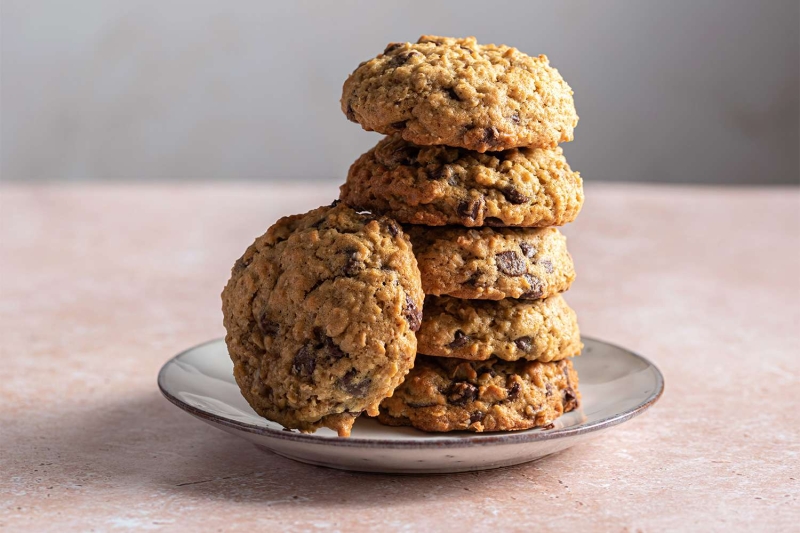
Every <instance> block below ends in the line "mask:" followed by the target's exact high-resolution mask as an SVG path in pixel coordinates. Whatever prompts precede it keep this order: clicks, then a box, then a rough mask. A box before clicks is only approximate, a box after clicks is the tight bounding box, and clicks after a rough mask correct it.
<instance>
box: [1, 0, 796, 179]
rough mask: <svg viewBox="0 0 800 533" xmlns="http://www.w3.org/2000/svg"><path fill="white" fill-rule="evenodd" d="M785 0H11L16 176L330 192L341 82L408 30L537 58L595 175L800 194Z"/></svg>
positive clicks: (6, 151)
mask: <svg viewBox="0 0 800 533" xmlns="http://www.w3.org/2000/svg"><path fill="white" fill-rule="evenodd" d="M798 4H799V3H798V2H797V0H771V1H763V2H759V1H755V0H750V1H746V0H700V1H690V0H680V1H671V2H657V1H648V2H637V1H632V0H631V1H625V0H605V1H595V2H592V1H570V2H563V3H561V2H553V1H548V2H522V1H520V2H504V1H486V0H483V1H472V0H459V1H434V0H425V1H417V0H408V1H404V2H379V1H337V2H325V1H288V0H286V1H281V2H267V1H257V0H238V1H230V2H223V1H206V0H186V1H177V0H139V1H132V0H126V1H116V0H80V1H76V2H67V1H44V0H4V1H2V4H0V21H1V22H0V25H1V27H0V32H1V33H0V35H1V37H0V39H1V40H0V45H1V46H2V51H1V55H0V83H1V86H0V123H1V124H2V131H1V132H0V133H1V134H2V137H1V138H0V159H2V168H1V171H2V179H3V180H4V181H9V180H20V181H22V180H25V181H32V180H64V181H77V180H237V179H257V180H264V179H274V180H279V179H290V180H322V179H331V180H342V179H343V176H344V175H345V173H346V171H347V168H348V166H349V165H350V163H352V161H353V160H354V159H355V158H356V157H357V156H358V155H359V154H360V153H362V152H363V151H365V150H366V149H368V148H369V147H370V146H372V145H373V144H374V143H376V142H377V141H378V139H379V137H378V135H377V134H375V133H367V132H363V131H361V129H360V128H359V127H358V126H356V125H355V124H352V123H350V122H348V121H347V120H346V119H345V117H344V115H342V113H341V111H340V110H339V104H338V99H339V96H340V94H341V85H342V82H343V81H344V79H345V78H346V77H347V75H348V74H349V73H350V72H351V71H352V70H353V69H354V68H355V67H356V66H357V65H358V63H359V62H360V61H362V60H364V59H368V58H370V57H372V56H374V55H376V54H378V53H380V52H381V51H382V50H383V48H384V46H385V45H386V43H388V42H390V41H406V40H416V38H417V37H418V36H419V35H420V34H424V33H433V34H440V35H452V36H465V35H475V36H477V37H478V40H479V42H485V43H488V42H496V43H505V44H509V45H512V46H516V47H517V48H520V49H521V50H523V51H525V52H527V53H530V54H539V53H544V54H547V55H548V56H549V57H550V60H551V63H552V64H553V65H554V66H555V67H557V68H558V69H559V70H560V71H561V73H562V75H563V76H564V77H565V78H566V80H567V81H568V82H569V83H570V85H571V86H572V88H573V89H574V90H575V98H576V105H577V108H578V113H579V115H580V117H581V120H580V123H579V125H578V128H577V130H576V140H575V141H574V142H572V143H570V144H568V145H565V151H566V153H567V157H568V159H569V161H570V163H571V164H572V166H573V168H576V169H578V170H580V171H581V173H582V175H583V176H584V177H585V178H586V179H588V180H642V181H668V182H711V183H732V184H733V183H798V181H800V170H798V151H799V149H798V145H799V144H800V139H799V138H798V122H799V121H800V107H799V105H798V100H799V99H800V43H799V42H798V33H799V32H798V26H799V25H800V8H799V7H798Z"/></svg>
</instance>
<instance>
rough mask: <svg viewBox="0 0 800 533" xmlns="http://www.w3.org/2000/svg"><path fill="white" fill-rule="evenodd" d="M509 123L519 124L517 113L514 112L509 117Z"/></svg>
mask: <svg viewBox="0 0 800 533" xmlns="http://www.w3.org/2000/svg"><path fill="white" fill-rule="evenodd" d="M511 122H513V123H514V124H519V113H518V112H516V111H514V113H513V114H512V115H511Z"/></svg>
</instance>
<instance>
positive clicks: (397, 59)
mask: <svg viewBox="0 0 800 533" xmlns="http://www.w3.org/2000/svg"><path fill="white" fill-rule="evenodd" d="M415 55H421V54H420V53H419V52H417V51H416V50H412V51H410V52H403V53H402V54H397V55H396V56H394V57H392V59H390V60H389V66H390V67H395V68H396V67H401V66H403V65H405V64H406V63H408V60H409V59H411V57H412V56H415Z"/></svg>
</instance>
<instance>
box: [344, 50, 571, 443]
mask: <svg viewBox="0 0 800 533" xmlns="http://www.w3.org/2000/svg"><path fill="white" fill-rule="evenodd" d="M341 103H342V110H343V111H344V112H345V114H346V115H347V118H348V119H350V120H351V121H354V122H358V123H359V124H361V126H362V127H363V128H364V129H366V130H369V131H377V132H380V133H383V134H386V135H387V137H385V138H384V139H383V140H381V141H380V142H379V143H378V144H377V145H376V146H375V147H374V148H373V149H371V150H370V151H369V152H367V153H366V154H364V155H362V156H361V157H360V158H359V159H358V160H357V161H356V162H355V163H354V164H353V165H352V167H351V168H350V171H349V173H348V177H347V182H346V183H345V184H344V185H343V186H342V188H341V196H340V199H341V200H342V202H343V203H344V204H346V205H348V206H351V207H353V208H354V209H356V210H357V211H369V212H371V213H376V214H380V215H384V216H388V217H390V218H392V219H394V220H397V221H399V222H401V223H402V224H403V225H404V227H403V230H404V232H405V233H406V234H407V235H408V236H409V237H410V240H411V243H412V245H413V246H412V249H413V252H414V255H415V256H416V260H417V262H418V265H419V271H420V276H421V285H422V289H423V291H424V293H425V295H426V296H425V302H424V307H423V314H422V324H421V327H420V329H419V331H417V342H418V347H417V349H418V354H417V357H416V361H415V363H414V367H413V369H412V370H411V371H410V372H409V374H408V375H407V376H406V378H405V380H404V381H403V383H402V384H400V386H399V387H397V388H396V390H395V391H394V394H393V395H392V396H391V397H389V398H386V399H384V400H383V401H382V402H381V404H380V414H379V416H378V419H379V420H380V421H381V422H383V423H385V424H389V425H411V426H414V427H416V428H418V429H422V430H425V431H453V430H471V431H478V432H481V431H506V430H518V429H528V428H532V427H546V426H548V425H550V424H551V423H552V422H553V421H554V420H555V419H556V418H558V417H559V416H560V415H561V414H563V413H564V412H567V411H570V410H572V409H574V408H576V407H577V405H578V400H579V393H578V390H577V383H578V378H577V375H576V373H575V370H574V369H573V367H572V364H571V362H570V361H569V358H570V357H573V356H576V355H578V354H579V353H580V351H581V349H582V344H581V341H580V334H579V331H578V324H577V320H576V316H575V313H574V312H573V311H572V309H570V308H569V307H568V306H567V304H566V302H565V301H564V299H563V298H562V297H561V295H560V293H562V292H564V291H566V290H567V289H568V288H569V286H570V284H571V283H572V281H573V279H574V278H575V271H574V269H573V264H572V259H571V257H570V255H569V252H568V251H567V248H566V239H565V238H564V236H563V235H562V234H561V233H560V232H559V231H558V230H557V229H556V228H555V226H560V225H563V224H566V223H568V222H571V221H572V220H574V219H575V217H576V216H577V215H578V212H579V211H580V208H581V206H582V203H583V189H582V181H581V178H580V175H579V174H578V173H577V172H574V171H572V170H571V169H570V167H569V165H568V164H567V162H566V160H565V158H564V155H563V153H562V151H561V148H559V147H558V146H557V145H558V143H560V142H566V141H571V140H572V138H573V129H574V127H575V126H576V124H577V121H578V117H577V115H576V113H575V107H574V102H573V98H572V90H571V89H570V87H569V86H568V85H567V84H566V82H565V81H564V80H563V79H562V78H561V76H560V75H559V73H558V71H557V70H555V69H554V68H552V67H550V65H549V63H548V60H547V58H546V57H545V56H538V57H530V56H527V55H525V54H523V53H521V52H520V51H518V50H516V49H515V48H509V47H507V46H494V45H479V44H478V43H477V42H476V41H475V39H474V38H466V39H452V38H445V37H431V36H423V37H422V38H420V39H419V41H417V42H416V43H393V44H390V45H389V46H388V47H387V48H386V50H385V51H384V53H383V54H381V55H379V56H378V57H376V58H375V59H372V60H370V61H367V62H364V63H362V64H361V65H360V66H359V67H358V68H357V69H356V70H355V71H354V72H353V73H352V74H351V75H350V77H349V78H348V79H347V81H346V82H345V84H344V89H343V95H342V100H341Z"/></svg>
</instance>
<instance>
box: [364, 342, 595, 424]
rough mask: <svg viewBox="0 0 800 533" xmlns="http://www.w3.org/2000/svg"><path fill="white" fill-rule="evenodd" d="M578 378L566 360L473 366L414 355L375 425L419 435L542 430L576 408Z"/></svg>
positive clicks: (492, 363)
mask: <svg viewBox="0 0 800 533" xmlns="http://www.w3.org/2000/svg"><path fill="white" fill-rule="evenodd" d="M579 401H580V394H579V393H578V375H577V374H576V373H575V369H574V368H573V367H572V363H570V362H569V361H567V360H564V361H556V362H552V363H542V362H538V361H516V362H508V361H501V360H499V359H490V360H488V361H481V362H474V361H461V360H459V359H444V358H438V357H427V356H424V355H418V356H417V362H416V364H415V365H414V368H413V369H412V370H411V372H409V374H408V376H406V379H405V381H404V382H403V383H402V384H401V385H400V386H399V387H398V388H397V390H395V392H394V395H393V396H392V397H391V398H387V399H385V400H384V401H383V402H381V408H380V415H378V420H379V421H381V422H382V423H384V424H387V425H390V426H414V427H415V428H417V429H421V430H423V431H456V430H469V431H475V432H483V431H510V430H519V429H530V428H534V427H544V426H548V425H549V424H551V423H553V421H555V419H557V418H558V417H559V416H561V415H562V414H564V413H566V412H568V411H572V410H573V409H576V408H577V407H578V404H579Z"/></svg>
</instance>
